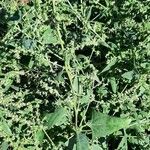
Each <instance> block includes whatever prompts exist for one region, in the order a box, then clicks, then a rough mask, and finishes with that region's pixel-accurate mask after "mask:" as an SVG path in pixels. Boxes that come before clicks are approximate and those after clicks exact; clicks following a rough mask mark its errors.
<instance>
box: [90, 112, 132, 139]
mask: <svg viewBox="0 0 150 150" xmlns="http://www.w3.org/2000/svg"><path fill="white" fill-rule="evenodd" d="M130 122H131V119H126V118H119V117H112V116H109V115H107V114H103V113H101V112H96V111H94V112H93V114H92V120H91V122H90V124H89V126H90V127H91V129H92V134H93V138H96V137H97V138H99V137H105V136H107V135H109V134H112V133H113V132H116V131H118V130H120V129H122V128H127V127H128V126H129V124H130Z"/></svg>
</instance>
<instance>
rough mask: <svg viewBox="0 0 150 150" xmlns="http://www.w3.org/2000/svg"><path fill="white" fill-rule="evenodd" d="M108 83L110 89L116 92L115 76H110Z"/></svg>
mask: <svg viewBox="0 0 150 150" xmlns="http://www.w3.org/2000/svg"><path fill="white" fill-rule="evenodd" d="M110 84H111V88H112V91H113V92H114V93H116V92H117V83H116V79H115V77H111V78H110Z"/></svg>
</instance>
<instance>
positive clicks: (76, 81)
mask: <svg viewBox="0 0 150 150" xmlns="http://www.w3.org/2000/svg"><path fill="white" fill-rule="evenodd" d="M72 86H73V87H72V88H73V91H74V92H75V93H78V92H79V83H78V77H77V76H75V78H74V80H73V84H72Z"/></svg>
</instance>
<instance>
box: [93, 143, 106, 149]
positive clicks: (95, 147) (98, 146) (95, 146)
mask: <svg viewBox="0 0 150 150" xmlns="http://www.w3.org/2000/svg"><path fill="white" fill-rule="evenodd" d="M91 150H103V149H102V148H101V147H100V145H98V144H92V146H91Z"/></svg>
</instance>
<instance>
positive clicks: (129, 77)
mask: <svg viewBox="0 0 150 150" xmlns="http://www.w3.org/2000/svg"><path fill="white" fill-rule="evenodd" d="M133 75H134V72H133V71H128V72H125V73H124V74H122V77H123V78H125V79H127V80H129V81H131V80H132V79H133Z"/></svg>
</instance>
